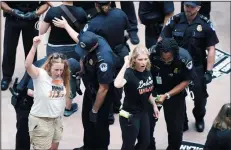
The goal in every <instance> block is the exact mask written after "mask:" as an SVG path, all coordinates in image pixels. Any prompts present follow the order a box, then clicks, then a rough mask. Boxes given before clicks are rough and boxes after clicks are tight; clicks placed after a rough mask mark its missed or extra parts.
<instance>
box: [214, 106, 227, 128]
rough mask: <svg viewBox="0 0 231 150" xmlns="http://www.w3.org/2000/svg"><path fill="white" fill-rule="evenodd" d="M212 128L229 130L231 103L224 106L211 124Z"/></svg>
mask: <svg viewBox="0 0 231 150" xmlns="http://www.w3.org/2000/svg"><path fill="white" fill-rule="evenodd" d="M213 127H215V128H217V129H220V130H225V129H228V130H231V103H226V104H224V105H223V106H222V107H221V109H220V111H219V113H218V115H217V117H216V118H215V120H214V122H213Z"/></svg>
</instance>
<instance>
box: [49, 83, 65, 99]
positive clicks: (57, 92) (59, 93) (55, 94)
mask: <svg viewBox="0 0 231 150" xmlns="http://www.w3.org/2000/svg"><path fill="white" fill-rule="evenodd" d="M64 95H65V94H64V86H63V80H62V79H53V80H52V88H51V91H50V95H49V97H50V98H60V97H64Z"/></svg>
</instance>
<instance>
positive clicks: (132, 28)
mask: <svg viewBox="0 0 231 150" xmlns="http://www.w3.org/2000/svg"><path fill="white" fill-rule="evenodd" d="M120 5H121V9H122V10H123V11H124V12H125V14H126V15H127V17H128V22H129V28H128V29H127V32H128V33H130V32H138V27H137V25H138V22H137V18H136V12H135V7H134V3H133V2H132V1H120ZM111 7H112V8H114V7H116V4H115V2H113V1H112V3H111Z"/></svg>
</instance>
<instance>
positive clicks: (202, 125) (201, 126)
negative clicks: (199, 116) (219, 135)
mask: <svg viewBox="0 0 231 150" xmlns="http://www.w3.org/2000/svg"><path fill="white" fill-rule="evenodd" d="M195 126H196V129H197V132H203V131H204V128H205V122H204V119H203V120H201V121H196V123H195Z"/></svg>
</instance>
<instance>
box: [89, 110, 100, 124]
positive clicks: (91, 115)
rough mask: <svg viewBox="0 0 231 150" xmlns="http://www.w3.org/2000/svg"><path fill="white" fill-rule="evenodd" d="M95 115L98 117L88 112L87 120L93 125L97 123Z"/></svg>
mask: <svg viewBox="0 0 231 150" xmlns="http://www.w3.org/2000/svg"><path fill="white" fill-rule="evenodd" d="M97 115H98V113H93V111H92V110H91V111H90V112H89V120H90V121H91V122H93V123H96V122H97Z"/></svg>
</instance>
